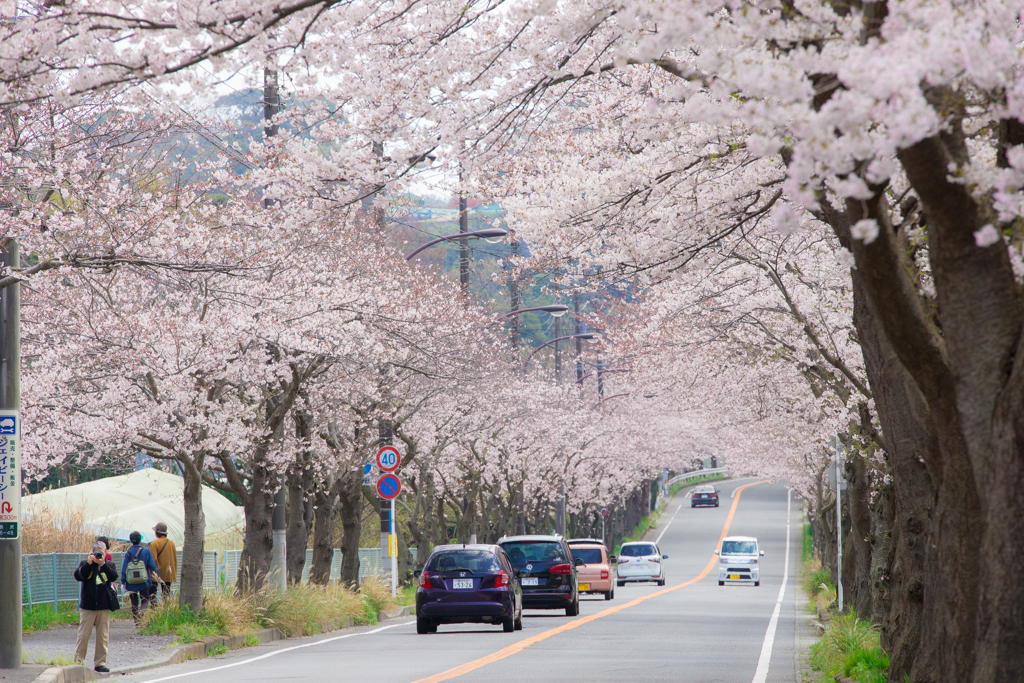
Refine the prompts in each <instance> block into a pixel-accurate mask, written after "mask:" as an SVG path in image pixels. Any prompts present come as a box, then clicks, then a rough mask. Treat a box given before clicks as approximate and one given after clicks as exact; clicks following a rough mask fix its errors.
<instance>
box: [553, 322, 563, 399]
mask: <svg viewBox="0 0 1024 683" xmlns="http://www.w3.org/2000/svg"><path fill="white" fill-rule="evenodd" d="M561 323H562V318H561V316H557V317H555V339H558V338H559V337H561V336H562V324H561ZM560 343H561V342H557V341H556V342H555V384H561V383H562V353H561V351H560V350H559V348H558V345H559V344H560Z"/></svg>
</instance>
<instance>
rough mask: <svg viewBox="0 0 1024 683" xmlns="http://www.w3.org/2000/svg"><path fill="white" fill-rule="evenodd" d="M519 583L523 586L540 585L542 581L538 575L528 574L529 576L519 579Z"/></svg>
mask: <svg viewBox="0 0 1024 683" xmlns="http://www.w3.org/2000/svg"><path fill="white" fill-rule="evenodd" d="M519 584H520V585H521V586H539V585H540V583H539V582H538V579H537V577H536V576H527V577H524V578H522V579H519Z"/></svg>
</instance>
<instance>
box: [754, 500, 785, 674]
mask: <svg viewBox="0 0 1024 683" xmlns="http://www.w3.org/2000/svg"><path fill="white" fill-rule="evenodd" d="M792 502H793V489H788V490H787V491H786V561H785V562H784V563H783V566H782V587H781V588H779V599H778V600H776V601H775V610H774V611H773V612H772V618H771V621H769V622H768V631H767V632H766V633H765V634H764V643H763V644H762V645H761V656H760V657H758V658H757V669H755V670H754V680H752V681H751V683H765V682H766V681H767V680H768V665H769V664H770V663H771V660H772V645H774V644H775V629H776V627H778V625H779V611H780V610H781V609H782V598H783V597H785V595H786V582H787V581H788V580H789V518H790V506H791V505H792Z"/></svg>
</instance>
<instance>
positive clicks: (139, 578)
mask: <svg viewBox="0 0 1024 683" xmlns="http://www.w3.org/2000/svg"><path fill="white" fill-rule="evenodd" d="M131 557H132V555H131V552H130V551H129V553H128V558H129V559H128V564H127V566H125V568H124V580H125V582H126V583H129V584H131V585H132V586H137V585H139V584H140V583H146V582H147V581H149V571H147V570H146V563H145V562H143V561H142V548H139V552H138V554H136V555H135V559H131Z"/></svg>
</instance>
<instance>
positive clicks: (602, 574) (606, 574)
mask: <svg viewBox="0 0 1024 683" xmlns="http://www.w3.org/2000/svg"><path fill="white" fill-rule="evenodd" d="M601 578H602V579H607V578H608V570H607V569H602V570H601Z"/></svg>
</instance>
